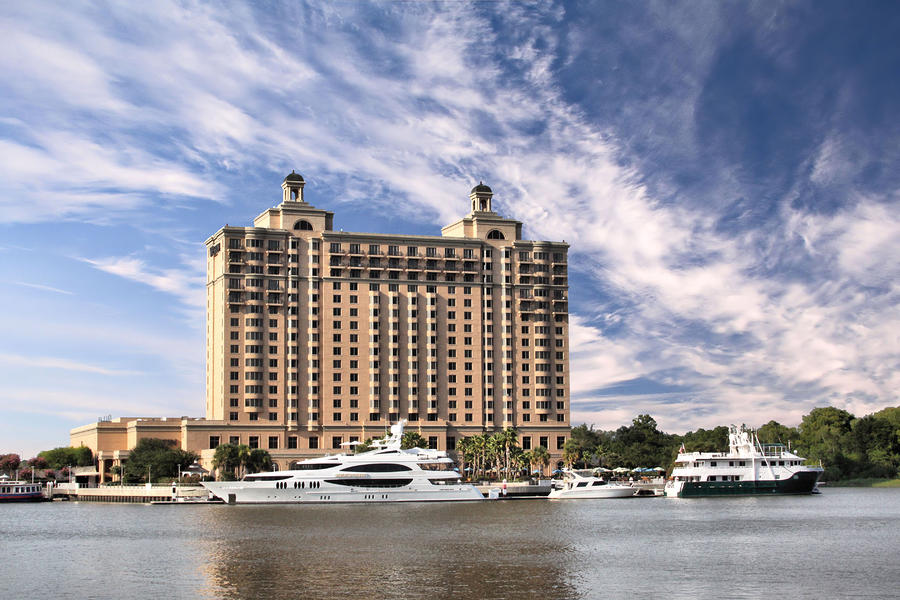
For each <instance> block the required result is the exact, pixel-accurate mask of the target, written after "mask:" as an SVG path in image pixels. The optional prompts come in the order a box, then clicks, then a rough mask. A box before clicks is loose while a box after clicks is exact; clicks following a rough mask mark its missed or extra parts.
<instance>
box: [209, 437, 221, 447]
mask: <svg viewBox="0 0 900 600" xmlns="http://www.w3.org/2000/svg"><path fill="white" fill-rule="evenodd" d="M218 447H219V436H217V435H211V436H209V448H210V450H212V449H214V448H218Z"/></svg>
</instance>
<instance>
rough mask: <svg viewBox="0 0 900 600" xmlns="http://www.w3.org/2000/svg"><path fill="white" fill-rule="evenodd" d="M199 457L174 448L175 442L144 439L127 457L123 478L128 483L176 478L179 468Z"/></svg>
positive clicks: (193, 453)
mask: <svg viewBox="0 0 900 600" xmlns="http://www.w3.org/2000/svg"><path fill="white" fill-rule="evenodd" d="M199 458H200V457H199V455H197V453H195V452H189V451H186V450H182V449H180V448H177V447H176V442H175V440H163V439H158V438H144V439H142V440H139V441H138V443H137V444H136V445H135V447H134V448H132V449H131V452H130V453H129V455H128V462H127V463H125V478H126V479H127V480H128V481H140V480H145V481H146V480H147V477H150V480H151V481H152V480H153V479H154V478H155V479H159V478H161V477H177V476H178V470H179V468H182V469H183V468H185V467H187V466H188V465H190V464H191V463H192V462H194V461H195V460H198V459H199Z"/></svg>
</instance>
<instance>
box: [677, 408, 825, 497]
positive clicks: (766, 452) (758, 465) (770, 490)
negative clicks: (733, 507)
mask: <svg viewBox="0 0 900 600" xmlns="http://www.w3.org/2000/svg"><path fill="white" fill-rule="evenodd" d="M805 463H806V459H804V458H802V457H800V456H797V455H796V454H794V453H793V452H791V451H790V449H788V448H787V447H785V446H784V445H783V444H765V445H764V444H760V442H759V438H758V437H757V436H756V432H754V431H753V430H751V429H748V428H747V427H745V426H741V427H740V428H738V427H737V426H735V425H732V426H731V427H730V428H729V430H728V452H727V453H726V452H684V447H683V446H682V450H681V451H680V452H679V454H678V458H677V459H676V461H675V468H674V469H673V470H672V475H671V477H670V478H669V480H668V481H667V482H666V487H665V494H666V496H667V497H669V498H694V497H704V496H772V495H779V494H814V493H817V492H818V488H817V487H816V484H817V483H818V481H819V477H821V475H822V468H821V467H819V466H809V465H806V464H805Z"/></svg>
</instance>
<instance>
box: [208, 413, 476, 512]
mask: <svg viewBox="0 0 900 600" xmlns="http://www.w3.org/2000/svg"><path fill="white" fill-rule="evenodd" d="M405 423H406V421H405V420H403V421H400V422H399V423H397V424H395V425H392V426H391V433H390V435H388V436H387V437H385V438H384V439H382V440H377V441H375V442H373V445H372V449H371V450H368V451H366V452H361V453H359V454H338V455H333V456H323V457H321V458H313V459H310V460H305V461H303V462H300V463H297V464H296V465H295V466H294V468H293V469H291V470H286V471H272V472H270V473H253V474H250V475H246V476H244V478H243V479H242V480H240V481H215V482H212V481H210V482H202V485H203V486H204V487H205V488H206V489H207V490H209V492H210V494H211V495H212V496H215V497H217V498H219V499H221V500H224V501H225V502H227V503H229V504H265V503H298V504H306V503H336V502H434V501H442V502H446V501H459V500H483V499H484V496H483V495H482V494H481V492H479V491H478V490H477V489H476V488H475V486H473V485H471V484H467V483H463V482H462V481H461V480H460V476H459V472H457V471H456V469H455V464H454V462H453V460H452V459H450V458H449V457H448V456H447V453H446V452H442V451H437V450H425V449H422V448H409V449H401V448H400V440H401V438H402V437H403V426H404V425H405Z"/></svg>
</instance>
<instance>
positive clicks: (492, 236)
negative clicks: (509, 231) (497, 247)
mask: <svg viewBox="0 0 900 600" xmlns="http://www.w3.org/2000/svg"><path fill="white" fill-rule="evenodd" d="M487 239H489V240H505V239H506V238H505V237H503V233H502V232H501V231H500V230H499V229H491V230H490V231H489V232H488V235H487Z"/></svg>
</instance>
